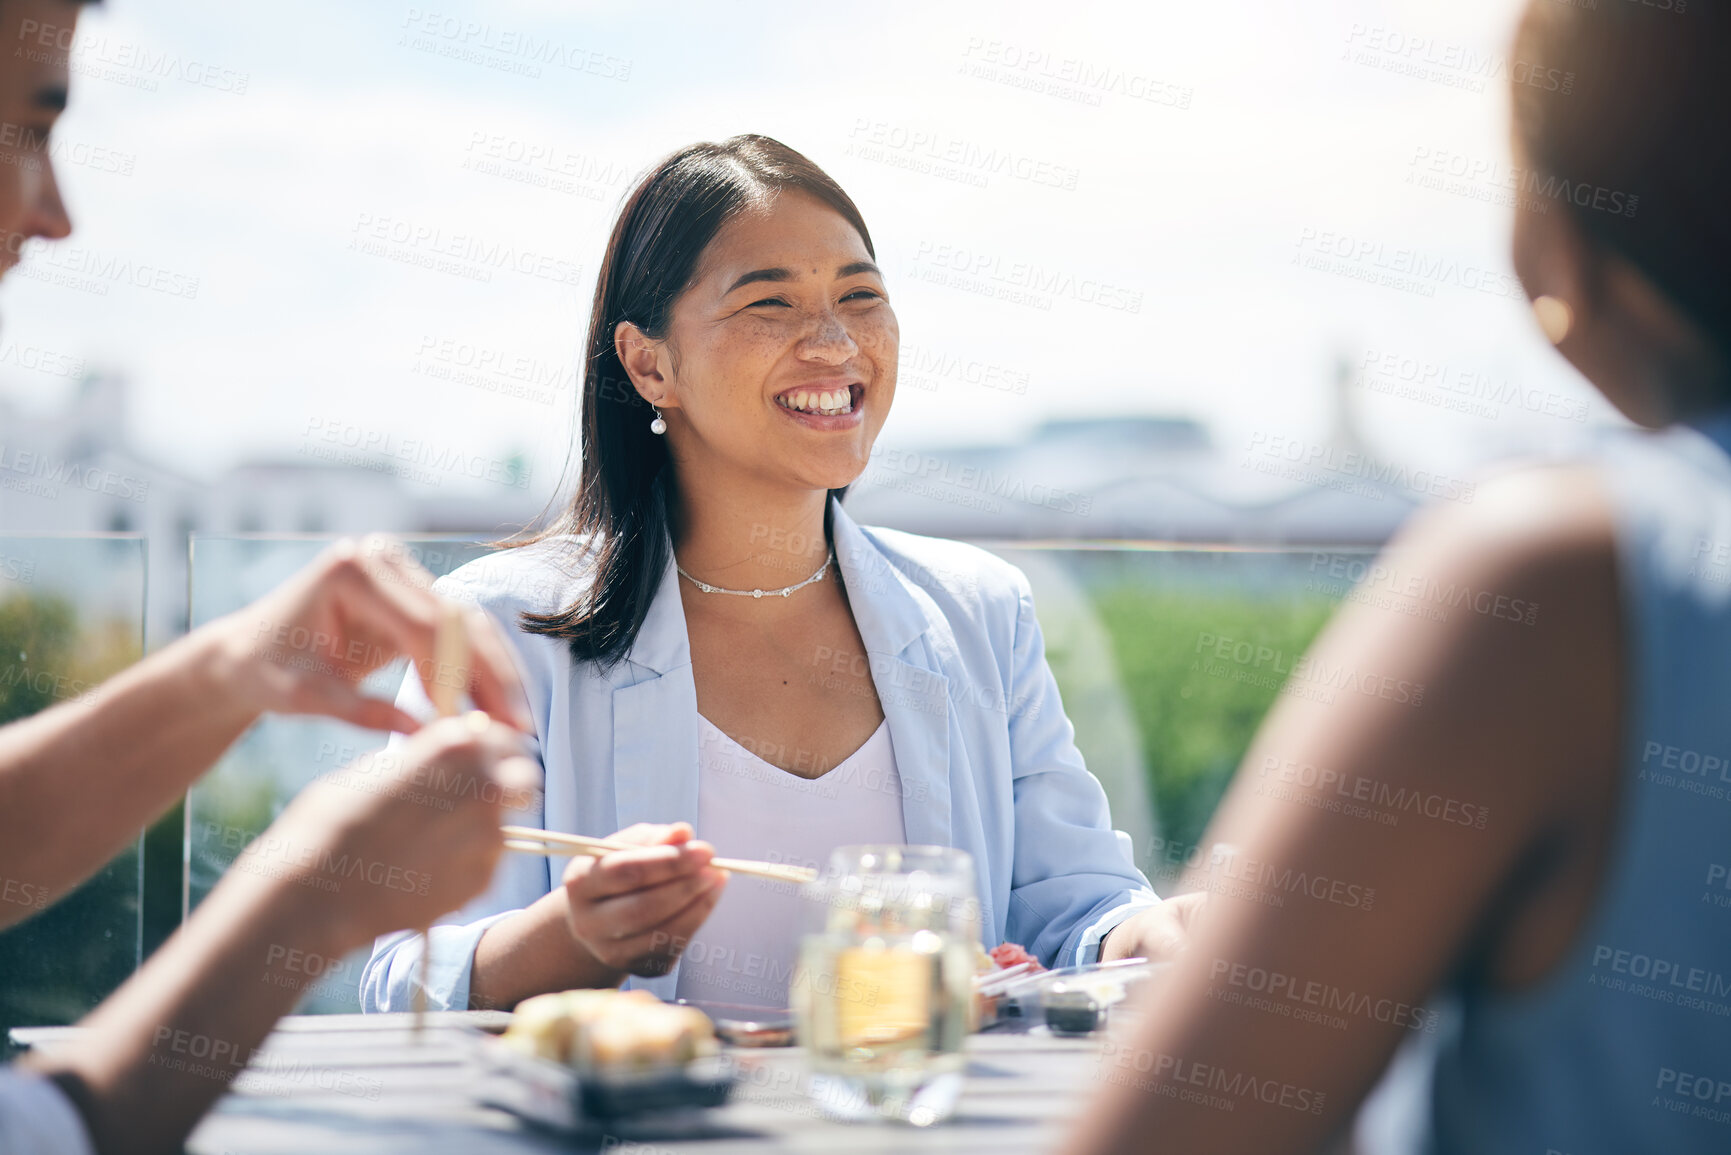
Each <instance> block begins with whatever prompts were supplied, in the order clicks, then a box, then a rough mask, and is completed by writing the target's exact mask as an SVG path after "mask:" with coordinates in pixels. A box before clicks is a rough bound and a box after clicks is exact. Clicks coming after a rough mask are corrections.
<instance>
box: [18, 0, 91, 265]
mask: <svg viewBox="0 0 1731 1155" xmlns="http://www.w3.org/2000/svg"><path fill="white" fill-rule="evenodd" d="M79 7H80V5H78V4H75V3H72V2H71V0H0V276H3V275H4V274H5V273H6V271H7V270H8V269H10V268H11V267H12V266H13V265H16V264H17V263H18V260H19V257H20V256H21V255H22V251H23V248H24V242H25V241H27V240H29V239H30V238H31V237H53V238H59V237H64V236H66V235H68V234H69V233H71V232H72V222H71V221H70V220H68V219H67V216H66V208H65V206H64V205H62V204H61V203H60V188H59V186H58V185H57V184H56V183H55V180H54V168H53V166H52V165H51V164H50V163H49V159H48V134H49V132H50V131H51V130H52V129H53V128H54V122H55V120H57V119H58V118H59V116H60V112H61V110H62V109H64V108H65V107H66V88H67V60H68V58H69V57H70V56H71V49H72V37H73V29H74V27H75V26H76V24H77V22H78V11H79Z"/></svg>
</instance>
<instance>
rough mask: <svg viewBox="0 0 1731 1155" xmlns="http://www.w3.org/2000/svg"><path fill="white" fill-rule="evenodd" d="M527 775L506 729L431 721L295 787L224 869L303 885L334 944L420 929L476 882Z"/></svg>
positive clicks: (533, 772) (528, 785)
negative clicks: (329, 924)
mask: <svg viewBox="0 0 1731 1155" xmlns="http://www.w3.org/2000/svg"><path fill="white" fill-rule="evenodd" d="M539 782H540V771H539V770H538V768H537V767H536V765H535V763H534V762H532V761H531V760H530V759H529V758H527V757H526V756H525V754H524V751H523V742H522V738H521V736H520V735H519V734H518V733H517V732H516V731H514V730H512V729H510V728H509V727H506V726H502V725H498V724H496V723H494V722H492V721H491V720H490V719H489V718H487V716H486V715H485V714H482V713H480V712H479V711H477V712H474V713H470V714H467V715H464V716H463V717H460V718H443V719H440V720H438V721H436V722H432V723H429V724H428V725H427V726H425V727H423V728H422V729H421V730H420V731H419V732H417V733H416V734H414V735H413V736H412V737H411V738H409V740H408V741H407V742H405V743H404V744H403V745H401V746H398V747H395V748H393V749H390V750H381V751H379V752H378V753H375V754H371V755H368V756H366V757H363V758H360V759H357V760H356V761H355V762H354V763H352V764H351V765H349V766H348V767H346V768H344V769H343V770H340V771H337V772H336V773H334V774H330V775H327V776H326V777H324V778H321V779H319V780H318V781H315V782H314V783H312V784H311V785H310V786H308V787H307V788H306V789H305V790H302V791H301V792H300V794H298V795H297V796H296V797H295V799H294V801H293V802H292V803H290V805H289V806H288V808H287V809H286V810H284V811H283V813H282V814H281V815H280V816H279V817H278V818H277V820H276V821H275V822H273V823H271V825H270V828H269V829H268V830H266V831H265V832H264V833H263V834H262V835H260V836H259V837H258V838H257V839H256V840H254V842H253V843H252V844H251V845H250V846H249V847H248V848H247V850H246V852H245V853H243V854H242V855H241V856H240V858H238V859H236V861H235V863H234V866H233V867H232V868H231V871H230V873H231V874H233V875H235V876H236V877H237V878H238V877H243V876H248V875H250V876H253V877H255V878H263V879H267V880H269V881H270V882H272V883H284V884H288V885H289V886H291V887H304V888H306V889H307V891H308V892H310V893H311V894H312V895H315V896H317V897H318V901H317V902H316V904H315V905H316V907H317V908H318V909H319V910H320V912H321V915H320V917H322V918H323V917H329V918H334V919H336V920H337V922H338V923H339V926H340V929H339V931H338V937H339V938H340V939H341V940H342V941H343V943H344V945H345V946H355V945H361V944H364V943H367V942H370V941H371V940H372V939H374V938H376V937H377V936H378V935H381V934H385V933H387V932H389V931H393V930H400V929H402V928H404V927H419V926H427V925H430V924H431V923H432V922H433V920H434V919H435V918H437V917H438V916H439V915H442V914H445V913H447V912H449V911H452V910H456V909H457V908H458V907H460V906H462V905H463V903H465V902H467V901H468V900H469V899H471V898H473V897H474V896H475V895H477V894H479V893H480V892H481V891H482V890H483V889H485V888H486V886H487V883H488V881H489V880H491V878H492V877H493V868H494V866H495V865H496V864H497V862H498V860H499V855H500V853H501V852H502V850H503V848H504V836H503V835H502V834H501V833H500V831H499V823H500V820H501V819H502V817H503V816H504V814H505V813H506V812H508V811H511V810H517V809H522V808H524V807H525V806H527V805H528V803H529V801H530V795H531V793H532V792H533V791H534V790H535V788H536V787H537V785H538V784H539Z"/></svg>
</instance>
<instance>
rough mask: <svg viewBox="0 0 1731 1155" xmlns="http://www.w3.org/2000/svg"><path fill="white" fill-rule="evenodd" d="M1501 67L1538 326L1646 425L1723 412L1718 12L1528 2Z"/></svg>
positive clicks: (1660, 5)
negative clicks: (1509, 58) (1507, 84)
mask: <svg viewBox="0 0 1731 1155" xmlns="http://www.w3.org/2000/svg"><path fill="white" fill-rule="evenodd" d="M1513 57H1514V64H1513V65H1512V67H1511V69H1510V75H1511V80H1512V96H1513V104H1512V107H1513V138H1514V140H1513V143H1514V150H1515V153H1516V157H1517V160H1518V162H1519V163H1520V164H1521V166H1522V167H1523V168H1524V169H1525V178H1524V179H1525V181H1526V183H1525V184H1524V185H1523V188H1525V189H1526V190H1527V191H1528V192H1530V193H1532V194H1533V195H1532V196H1531V198H1530V199H1529V200H1528V203H1527V204H1526V205H1525V206H1524V207H1522V208H1518V209H1517V210H1516V214H1515V228H1514V239H1513V248H1514V261H1515V268H1516V271H1517V272H1518V273H1519V274H1520V277H1521V281H1522V283H1523V284H1524V285H1525V286H1526V289H1527V292H1528V294H1529V295H1530V296H1532V297H1533V298H1534V299H1535V302H1536V306H1537V309H1536V311H1537V312H1538V314H1539V319H1540V322H1541V324H1542V326H1543V327H1544V328H1545V330H1546V332H1547V335H1548V336H1550V338H1551V339H1552V341H1553V342H1554V343H1555V344H1556V345H1557V348H1558V350H1559V352H1561V353H1562V354H1563V356H1565V357H1567V358H1568V359H1569V361H1570V362H1572V363H1573V364H1574V365H1575V366H1576V367H1577V368H1578V369H1580V370H1581V372H1582V373H1584V374H1585V375H1586V376H1587V378H1588V379H1589V380H1590V381H1592V383H1593V384H1594V386H1596V387H1597V388H1598V389H1599V391H1600V392H1601V393H1603V394H1604V395H1605V397H1606V399H1607V400H1609V401H1610V402H1611V403H1612V404H1613V405H1615V406H1616V407H1617V408H1618V409H1620V410H1621V411H1622V412H1623V413H1624V414H1625V415H1626V416H1628V417H1629V418H1630V419H1632V420H1634V421H1636V422H1638V423H1640V424H1642V425H1646V426H1649V427H1658V426H1662V425H1666V424H1670V423H1672V422H1675V421H1679V420H1687V419H1690V418H1693V417H1696V416H1699V415H1702V414H1704V413H1707V412H1710V411H1712V410H1715V409H1718V408H1721V407H1724V406H1727V405H1731V277H1728V276H1727V274H1726V269H1727V268H1728V267H1731V194H1728V190H1731V10H1728V9H1727V7H1726V6H1725V5H1724V4H1719V3H1712V2H1706V3H1702V2H1696V3H1688V4H1685V3H1683V2H1682V0H1650V2H1648V3H1630V2H1627V0H1612V2H1608V3H1599V4H1592V5H1589V4H1575V3H1561V2H1559V0H1530V3H1529V5H1528V7H1527V9H1526V12H1525V15H1524V17H1523V19H1522V21H1521V24H1520V29H1519V31H1518V33H1517V34H1516V38H1515V45H1514V52H1513Z"/></svg>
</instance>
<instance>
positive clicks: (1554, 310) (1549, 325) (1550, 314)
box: [1533, 295, 1575, 345]
mask: <svg viewBox="0 0 1731 1155" xmlns="http://www.w3.org/2000/svg"><path fill="white" fill-rule="evenodd" d="M1533 316H1534V317H1536V318H1537V319H1538V322H1539V328H1540V329H1542V330H1543V331H1544V334H1545V336H1546V338H1547V339H1549V340H1550V342H1551V344H1553V345H1561V344H1562V343H1563V342H1564V341H1566V340H1568V337H1569V330H1570V329H1573V328H1574V327H1575V311H1574V310H1573V309H1571V308H1569V303H1568V302H1567V301H1565V300H1563V299H1562V298H1561V297H1552V296H1549V295H1547V296H1543V297H1539V298H1537V299H1536V300H1534V301H1533Z"/></svg>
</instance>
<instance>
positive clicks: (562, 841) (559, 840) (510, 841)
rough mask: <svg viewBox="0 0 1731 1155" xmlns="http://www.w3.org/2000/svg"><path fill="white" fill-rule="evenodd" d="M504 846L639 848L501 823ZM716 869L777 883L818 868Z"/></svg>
mask: <svg viewBox="0 0 1731 1155" xmlns="http://www.w3.org/2000/svg"><path fill="white" fill-rule="evenodd" d="M499 829H500V830H501V831H502V832H503V833H504V835H505V839H506V842H505V849H506V850H515V851H519V852H522V853H526V854H563V855H573V854H590V855H594V856H595V857H597V858H599V857H600V856H601V855H603V854H611V853H612V852H613V851H615V850H641V849H643V848H642V847H641V846H640V845H638V844H637V843H633V842H612V841H609V840H608V839H605V838H590V837H588V836H586V835H582V834H561V833H560V832H558V831H556V830H536V829H535V828H534V827H532V826H501V827H500V828H499ZM710 865H712V866H714V867H715V868H716V869H718V870H725V871H729V872H730V873H733V874H749V875H752V876H753V877H756V878H768V879H773V880H774V881H777V882H810V881H812V880H813V879H815V878H816V877H817V871H815V870H813V869H811V868H810V867H809V866H792V865H789V864H787V863H782V862H752V861H750V860H749V859H743V858H717V859H715V860H714V861H712V862H711V863H710Z"/></svg>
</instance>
